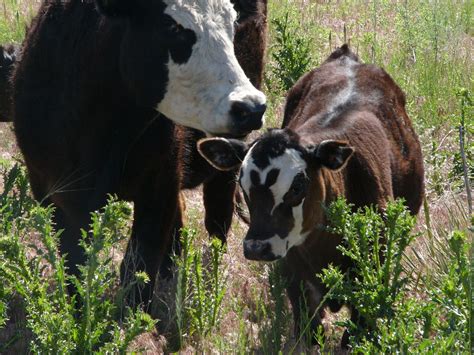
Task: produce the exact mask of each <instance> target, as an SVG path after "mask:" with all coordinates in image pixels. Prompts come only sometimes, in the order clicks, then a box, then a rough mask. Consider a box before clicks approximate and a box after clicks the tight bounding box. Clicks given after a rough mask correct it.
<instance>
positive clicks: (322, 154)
mask: <svg viewBox="0 0 474 355" xmlns="http://www.w3.org/2000/svg"><path fill="white" fill-rule="evenodd" d="M353 153H354V148H352V147H350V146H349V143H348V142H345V141H335V140H326V141H322V142H321V143H319V144H318V145H317V146H316V147H313V148H312V154H313V157H314V158H316V160H317V162H318V163H319V164H321V165H323V166H324V167H326V168H328V169H331V170H338V169H341V168H342V167H344V165H346V163H347V162H348V161H349V159H350V157H351V156H352V154H353Z"/></svg>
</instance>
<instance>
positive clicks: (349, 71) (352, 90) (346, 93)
mask: <svg viewBox="0 0 474 355" xmlns="http://www.w3.org/2000/svg"><path fill="white" fill-rule="evenodd" d="M343 60H344V61H345V62H346V63H345V65H344V66H338V67H336V68H337V69H338V70H339V72H335V73H334V75H342V76H343V77H345V78H346V79H347V85H346V86H345V87H344V88H343V89H342V90H340V91H339V92H338V93H337V94H336V95H335V96H334V97H333V99H332V100H331V101H330V102H329V104H328V106H327V107H326V108H325V109H324V110H323V111H322V113H321V114H323V115H325V116H326V117H325V118H324V122H322V123H323V124H329V122H330V121H331V120H332V119H333V118H335V117H336V115H337V113H338V112H337V108H338V107H341V106H344V105H345V104H347V103H348V102H350V101H351V100H352V99H353V98H354V97H356V96H357V90H356V82H355V71H354V67H355V66H357V65H358V63H357V62H356V61H354V60H352V59H351V58H348V57H344V59H343Z"/></svg>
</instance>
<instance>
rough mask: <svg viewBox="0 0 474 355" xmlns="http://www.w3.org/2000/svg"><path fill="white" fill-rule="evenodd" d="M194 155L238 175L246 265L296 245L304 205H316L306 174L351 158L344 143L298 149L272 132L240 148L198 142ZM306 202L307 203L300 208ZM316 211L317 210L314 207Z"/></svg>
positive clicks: (304, 229) (286, 134)
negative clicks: (245, 214)
mask: <svg viewBox="0 0 474 355" xmlns="http://www.w3.org/2000/svg"><path fill="white" fill-rule="evenodd" d="M198 148H199V151H200V153H201V155H203V156H204V157H205V158H206V159H207V160H208V161H209V162H210V163H211V164H212V165H214V166H215V167H216V168H219V169H221V170H229V169H235V168H237V167H239V166H240V167H241V170H240V178H239V182H240V186H241V187H242V190H243V192H244V196H245V201H246V203H247V205H248V208H249V212H250V227H249V230H248V232H247V235H246V237H245V240H244V255H245V257H246V258H248V259H251V260H262V261H273V260H276V259H279V258H282V257H284V256H285V255H286V254H287V252H288V250H290V249H291V248H292V247H293V246H297V245H300V244H302V243H303V242H304V241H305V240H306V237H307V236H308V235H309V233H310V232H311V231H312V230H313V229H312V228H308V226H312V225H313V224H314V223H311V222H312V221H305V220H304V218H308V217H305V216H307V215H308V214H307V213H305V209H306V208H313V209H314V207H315V206H308V204H309V203H318V204H321V202H322V200H321V199H320V198H319V199H318V201H317V202H316V200H315V196H311V194H315V193H316V192H318V191H320V189H319V188H318V186H315V184H318V183H319V182H318V181H311V180H310V176H314V175H315V174H311V171H312V170H313V169H314V170H318V169H321V168H323V167H324V168H327V169H332V170H337V169H340V168H341V167H342V166H344V164H345V163H346V162H347V160H348V159H349V157H350V156H351V155H352V153H353V149H352V148H351V147H349V146H348V145H347V143H346V142H340V141H334V140H326V141H323V142H321V143H319V144H317V145H316V146H307V147H303V146H302V145H300V143H299V137H298V136H297V135H296V134H295V133H292V132H291V131H288V130H273V131H270V132H269V133H267V134H265V135H264V136H263V137H261V138H259V139H258V140H257V141H255V142H254V143H253V144H252V145H251V146H250V148H249V147H247V146H246V145H245V144H244V143H242V142H239V141H236V140H230V139H223V138H214V139H204V140H202V141H200V142H199V147H198ZM307 201H308V203H306V202H307ZM317 208H322V207H320V206H317Z"/></svg>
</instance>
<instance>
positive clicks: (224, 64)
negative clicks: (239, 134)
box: [157, 0, 266, 135]
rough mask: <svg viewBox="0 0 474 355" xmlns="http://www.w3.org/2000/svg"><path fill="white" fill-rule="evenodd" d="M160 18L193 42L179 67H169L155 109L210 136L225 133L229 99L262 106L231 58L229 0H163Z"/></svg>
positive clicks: (229, 122)
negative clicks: (164, 17)
mask: <svg viewBox="0 0 474 355" xmlns="http://www.w3.org/2000/svg"><path fill="white" fill-rule="evenodd" d="M164 2H165V3H166V4H167V8H166V9H165V13H166V14H168V15H169V16H171V17H172V18H173V19H174V20H175V21H176V22H177V23H179V24H180V25H181V26H183V27H184V28H187V29H190V30H192V31H194V33H195V34H196V37H197V42H196V43H195V44H194V46H193V48H192V54H191V57H190V58H189V59H188V61H187V62H186V63H184V64H177V63H174V62H173V60H172V58H171V56H170V59H169V62H168V71H169V72H168V79H169V81H168V86H167V90H166V94H165V97H164V98H163V100H162V101H161V102H160V103H159V104H158V106H157V110H158V111H160V112H161V113H163V114H165V115H166V116H167V117H169V118H170V119H172V120H173V121H175V122H177V123H179V124H182V125H185V126H188V127H192V128H196V129H200V130H202V131H204V132H206V133H209V134H211V135H214V134H225V133H229V132H230V129H231V127H232V118H231V116H230V109H231V105H232V100H233V99H234V98H236V97H237V98H240V99H241V100H243V101H246V102H249V103H254V104H265V103H266V98H265V95H264V94H263V93H262V92H260V91H258V90H257V89H256V88H255V87H253V85H252V84H251V83H250V80H249V79H248V78H247V77H246V76H245V73H244V71H243V70H242V68H241V67H240V65H239V63H238V61H237V58H236V56H235V53H234V45H233V35H234V22H235V20H236V13H235V10H234V8H233V6H232V4H231V3H230V1H229V0H164Z"/></svg>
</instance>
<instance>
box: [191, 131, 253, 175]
mask: <svg viewBox="0 0 474 355" xmlns="http://www.w3.org/2000/svg"><path fill="white" fill-rule="evenodd" d="M197 147H198V151H199V154H201V155H202V157H203V158H204V159H206V160H207V161H208V162H209V164H211V165H212V166H213V167H214V168H216V169H217V170H222V171H229V170H233V169H237V168H239V167H240V165H241V164H242V160H243V159H244V157H245V154H246V153H247V150H248V146H247V144H245V143H244V142H242V141H239V140H237V139H226V138H204V139H201V140H200V141H199V142H198V146H197Z"/></svg>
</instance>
